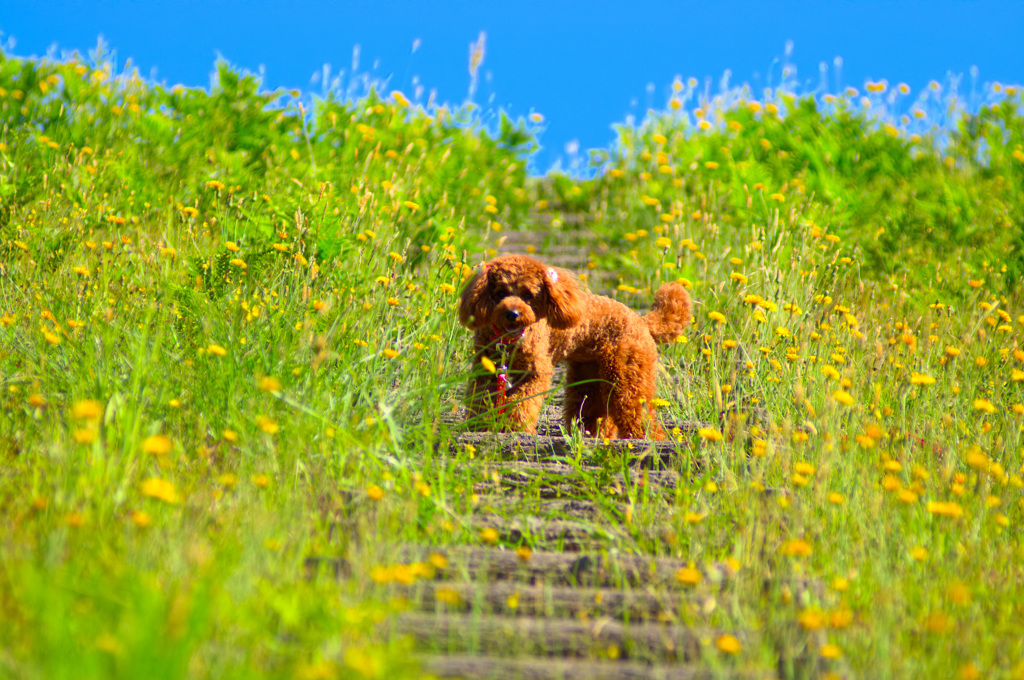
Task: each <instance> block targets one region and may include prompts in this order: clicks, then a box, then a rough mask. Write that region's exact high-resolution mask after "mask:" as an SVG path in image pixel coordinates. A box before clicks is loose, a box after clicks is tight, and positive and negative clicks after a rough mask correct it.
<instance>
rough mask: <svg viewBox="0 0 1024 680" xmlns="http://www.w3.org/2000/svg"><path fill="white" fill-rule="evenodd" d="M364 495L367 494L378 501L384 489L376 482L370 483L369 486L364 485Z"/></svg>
mask: <svg viewBox="0 0 1024 680" xmlns="http://www.w3.org/2000/svg"><path fill="white" fill-rule="evenodd" d="M366 495H367V496H369V497H370V498H371V499H372V500H375V501H379V500H380V499H382V498H384V489H382V488H380V487H379V486H377V485H376V484H371V485H370V486H368V487H366Z"/></svg>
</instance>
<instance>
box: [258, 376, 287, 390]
mask: <svg viewBox="0 0 1024 680" xmlns="http://www.w3.org/2000/svg"><path fill="white" fill-rule="evenodd" d="M256 386H257V387H258V388H259V390H260V391H261V392H280V391H281V381H280V380H278V379H277V378H274V377H271V376H269V375H265V376H263V377H262V378H260V380H259V382H258V383H257V384H256Z"/></svg>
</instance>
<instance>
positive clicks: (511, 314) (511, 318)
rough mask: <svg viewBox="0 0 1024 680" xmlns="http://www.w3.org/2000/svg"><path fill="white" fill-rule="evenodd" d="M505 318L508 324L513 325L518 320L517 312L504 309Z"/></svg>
mask: <svg viewBox="0 0 1024 680" xmlns="http://www.w3.org/2000/svg"><path fill="white" fill-rule="evenodd" d="M505 318H506V319H507V320H508V322H509V323H515V322H516V321H517V320H518V319H519V312H517V311H516V310H514V309H506V310H505Z"/></svg>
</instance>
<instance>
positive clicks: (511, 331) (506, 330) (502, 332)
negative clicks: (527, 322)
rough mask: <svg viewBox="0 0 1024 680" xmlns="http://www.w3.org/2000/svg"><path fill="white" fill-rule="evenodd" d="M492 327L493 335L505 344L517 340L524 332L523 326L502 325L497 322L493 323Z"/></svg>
mask: <svg viewBox="0 0 1024 680" xmlns="http://www.w3.org/2000/svg"><path fill="white" fill-rule="evenodd" d="M492 327H493V329H494V335H495V337H496V338H497V339H498V340H500V341H501V342H502V343H504V344H507V345H511V344H513V343H516V342H519V340H520V339H521V338H522V337H523V334H524V333H525V332H526V327H525V326H504V327H502V326H499V325H497V324H494V325H493V326H492Z"/></svg>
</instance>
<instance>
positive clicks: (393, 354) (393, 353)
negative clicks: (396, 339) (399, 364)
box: [384, 347, 402, 359]
mask: <svg viewBox="0 0 1024 680" xmlns="http://www.w3.org/2000/svg"><path fill="white" fill-rule="evenodd" d="M384 356H386V357H387V358H388V359H397V358H398V357H400V356H402V355H401V353H399V352H398V350H394V349H391V348H390V347H388V348H385V350H384Z"/></svg>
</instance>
